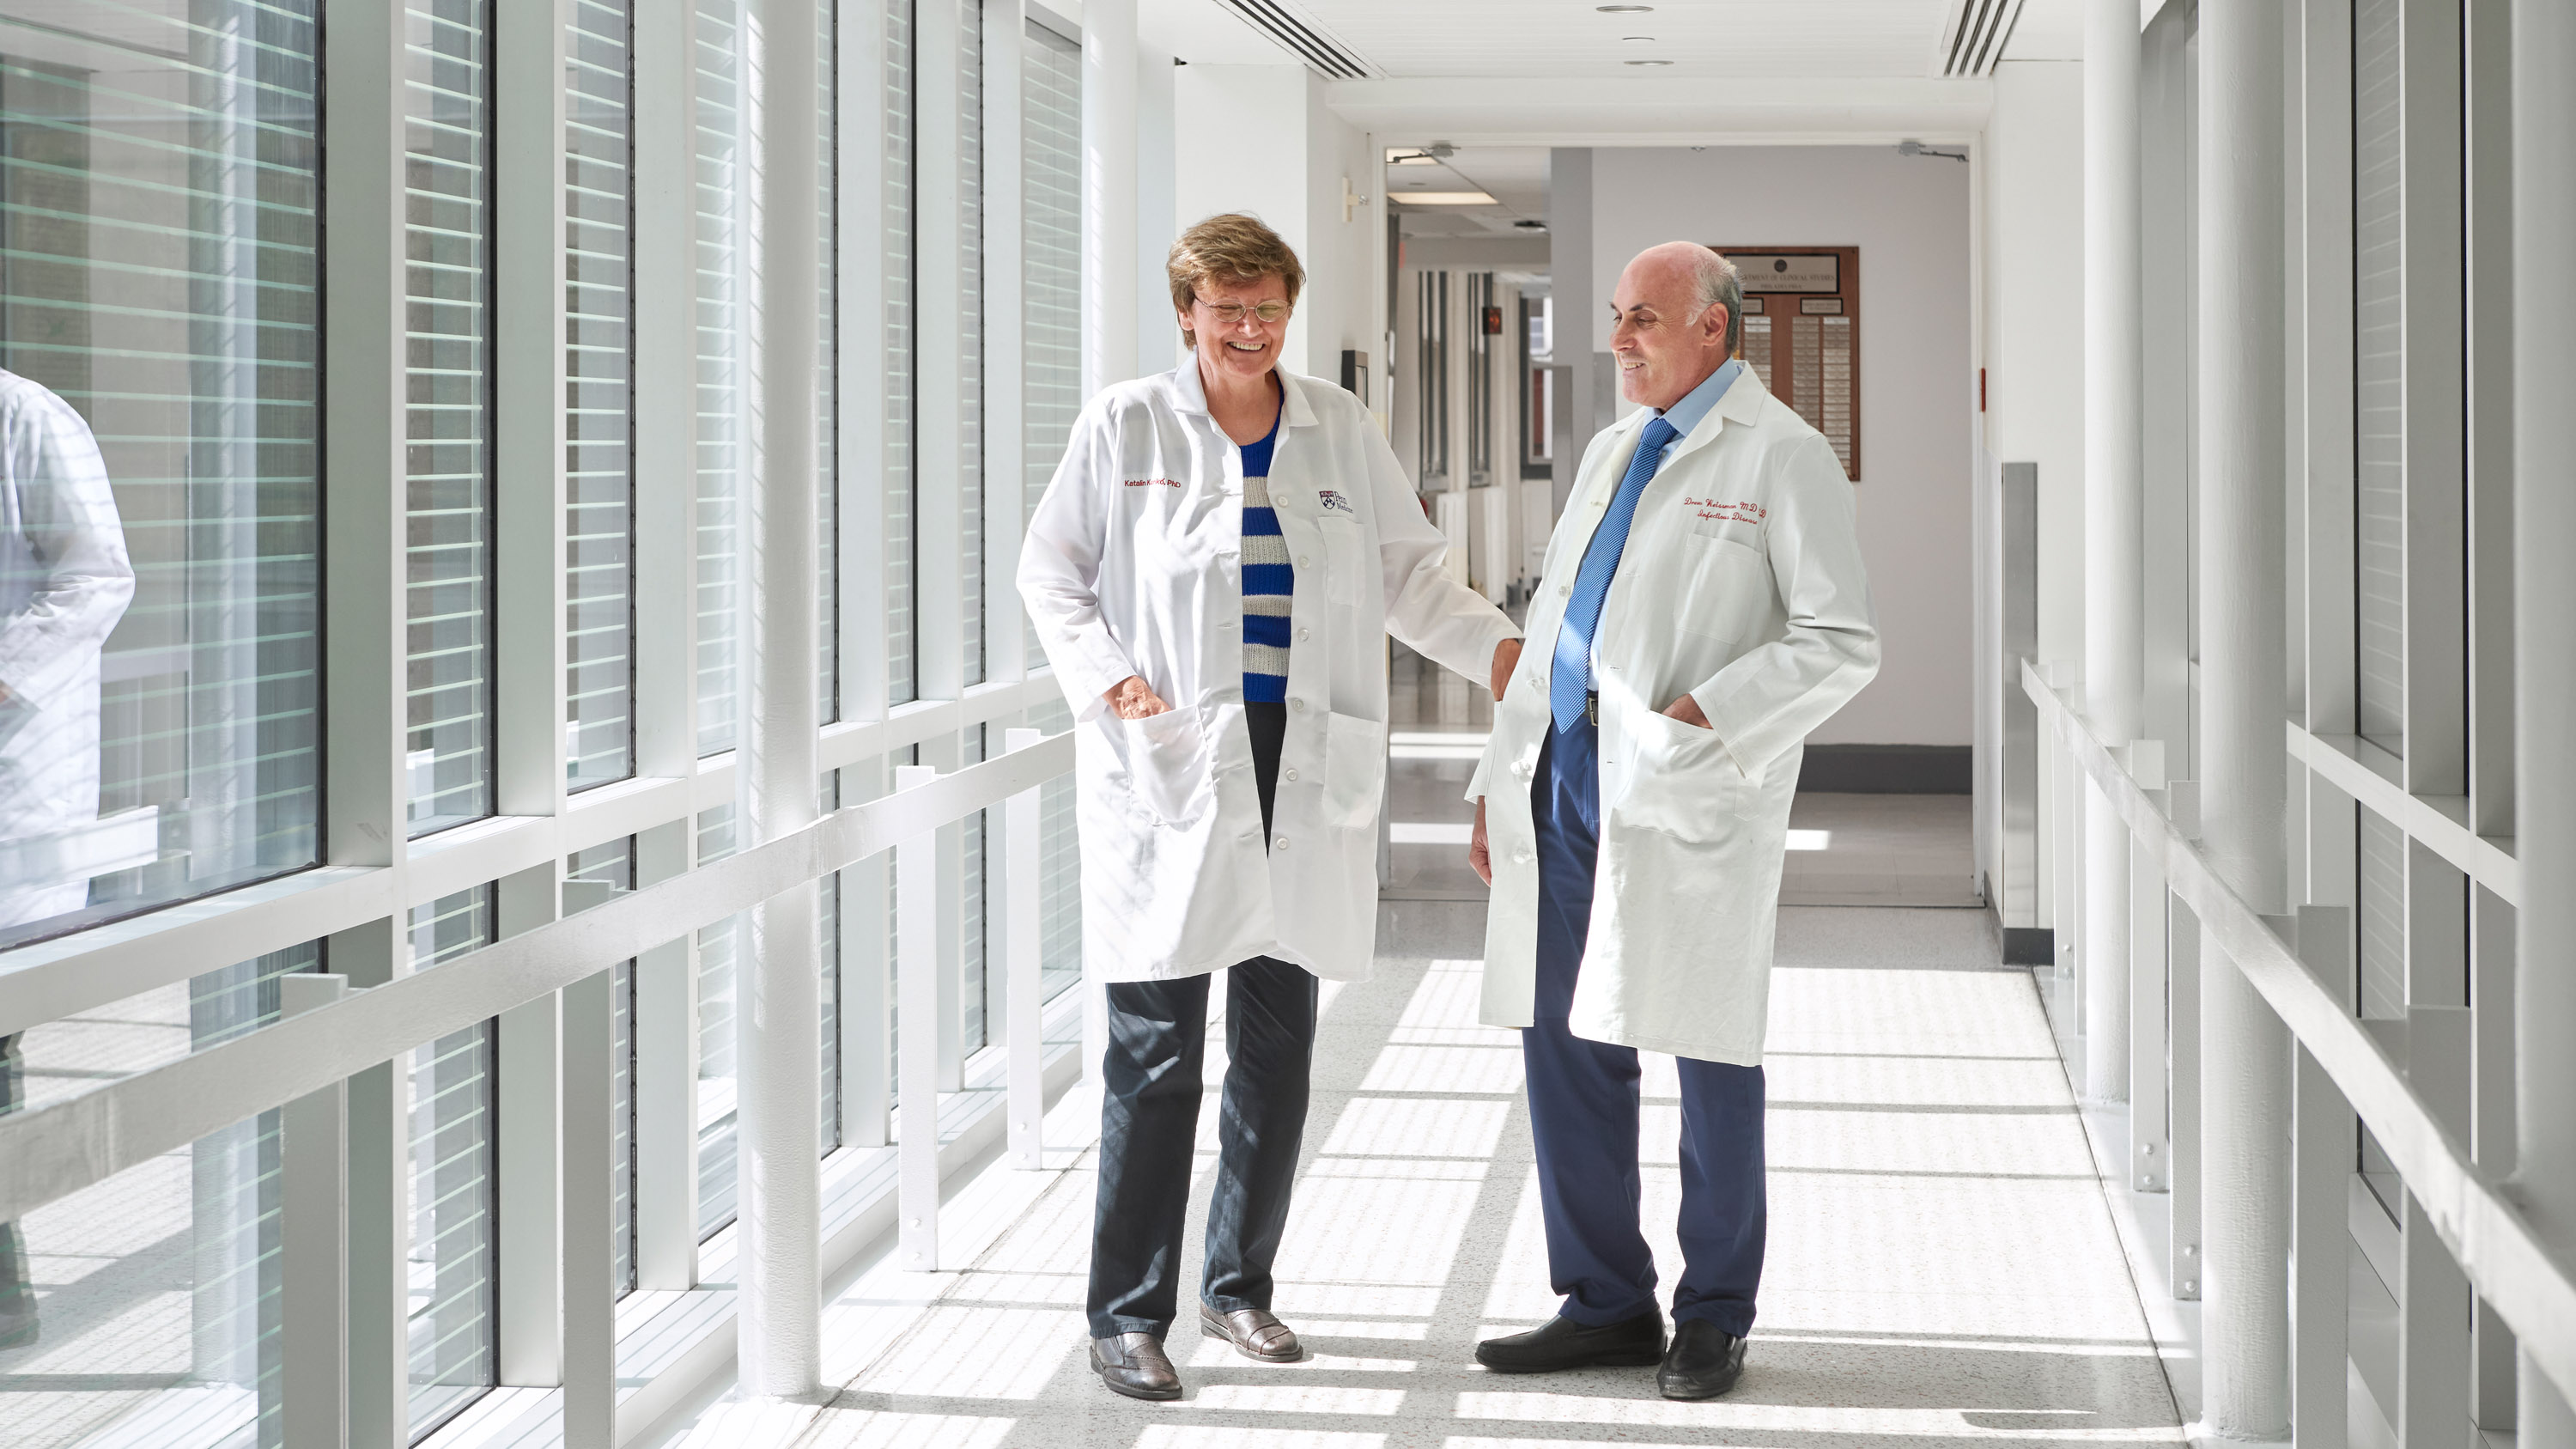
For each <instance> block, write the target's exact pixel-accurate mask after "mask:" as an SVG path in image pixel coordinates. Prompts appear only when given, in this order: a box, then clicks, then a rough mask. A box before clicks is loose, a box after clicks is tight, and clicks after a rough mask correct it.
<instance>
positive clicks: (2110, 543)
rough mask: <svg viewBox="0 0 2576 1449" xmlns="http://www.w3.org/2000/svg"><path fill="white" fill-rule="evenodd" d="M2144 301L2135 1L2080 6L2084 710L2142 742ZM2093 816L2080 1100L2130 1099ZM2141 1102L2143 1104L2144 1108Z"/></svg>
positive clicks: (2121, 735) (2118, 853)
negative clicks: (2140, 284) (2140, 283)
mask: <svg viewBox="0 0 2576 1449" xmlns="http://www.w3.org/2000/svg"><path fill="white" fill-rule="evenodd" d="M2139 337H2140V334H2139V304H2138V9H2137V6H2136V5H2135V4H2134V3H2132V0H2087V3H2086V6H2085V12H2084V712H2085V714H2086V716H2087V717H2089V718H2090V719H2091V720H2092V722H2093V732H2094V733H2095V734H2097V735H2099V736H2100V737H2101V739H2102V742H2103V743H2105V744H2108V745H2113V746H2118V745H2124V744H2127V743H2128V742H2129V741H2130V740H2132V739H2134V738H2136V737H2137V733H2138V703H2139V696H2140V695H2141V693H2142V692H2143V691H2144V681H2145V664H2144V660H2145V657H2146V656H2145V639H2146V612H2145V610H2146V585H2145V565H2144V557H2145V541H2146V522H2145V511H2144V503H2143V493H2142V487H2143V481H2142V480H2143V470H2144V463H2143V454H2142V452H2141V450H2140V443H2141V436H2142V435H2141V432H2140V407H2141V404H2140V398H2141V396H2142V395H2141V393H2140V390H2139V377H2140V351H2139ZM2083 810H2084V831H2085V839H2084V847H2085V848H2084V869H2085V872H2086V875H2085V882H2084V886H2085V889H2084V922H2083V931H2084V950H2083V953H2082V958H2081V959H2082V961H2083V965H2084V970H2085V973H2086V975H2087V978H2088V979H2087V980H2086V982H2085V991H2084V1094H2085V1095H2086V1096H2087V1097H2089V1098H2091V1099H2092V1100H2094V1101H2097V1102H2120V1101H2126V1100H2128V1098H2129V1095H2130V1093H2129V1065H2130V1057H2129V1008H2130V992H2129V886H2130V882H2129V832H2128V827H2126V826H2125V825H2122V824H2121V823H2120V820H2119V817H2118V816H2116V815H2114V814H2113V813H2112V811H2111V807H2110V801H2109V800H2108V799H2106V798H2105V797H2104V796H2103V794H2102V792H2101V791H2100V790H2098V789H2094V788H2091V787H2089V786H2088V787H2087V788H2086V789H2085V791H2084V794H2083ZM2141 1110H2144V1109H2143V1108H2141Z"/></svg>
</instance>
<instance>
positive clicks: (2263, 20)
mask: <svg viewBox="0 0 2576 1449" xmlns="http://www.w3.org/2000/svg"><path fill="white" fill-rule="evenodd" d="M2282 18H2283V17H2282V7H2281V5H2280V3H2279V0H2246V3H2242V4H2232V5H2215V6H2211V7H2209V8H2208V9H2206V10H2204V11H2202V12H2201V28H2200V64H2201V86H2200V98H2201V105H2202V107H2203V108H2204V109H2203V114H2202V118H2201V126H2200V135H2201V137H2202V145H2201V155H2200V178H2199V188H2200V236H2199V239H2198V242H2199V275H2200V366H2199V373H2200V376H2199V384H2200V417H2201V424H2200V496H2201V511H2200V528H2199V534H2200V536H2199V550H2200V617H2201V661H2202V666H2201V667H2202V677H2201V731H2200V733H2201V740H2202V752H2201V761H2200V765H2201V769H2200V776H2201V789H2200V808H2201V841H2202V848H2203V849H2205V850H2206V851H2208V853H2209V855H2210V858H2211V861H2212V863H2213V864H2214V865H2215V866H2216V867H2217V869H2218V871H2219V874H2220V875H2221V877H2222V878H2223V879H2225V880H2226V881H2227V882H2228V883H2229V884H2230V885H2231V886H2233V887H2234V888H2235V889H2236V890H2237V891H2238V893H2240V894H2241V895H2243V896H2244V897H2245V899H2246V900H2247V901H2249V902H2250V903H2252V905H2253V906H2254V908H2255V909H2256V910H2258V911H2263V912H2267V913H2278V912H2279V911H2281V910H2282V909H2283V901H2284V897H2285V895H2286V893H2287V892H2286V876H2287V871H2288V867H2287V863H2286V852H2285V850H2284V846H2283V834H2282V830H2283V822H2284V818H2285V816H2286V813H2287V812H2286V805H2285V792H2286V791H2287V789H2288V766H2287V758H2288V752H2287V750H2286V749H2285V748H2284V746H2283V743H2282V734H2281V722H2282V720H2283V719H2284V718H2285V712H2286V708H2287V701H2286V694H2287V691H2286V688H2285V685H2284V668H2285V665H2284V659H2285V655H2286V650H2287V648H2288V645H2287V641H2286V639H2285V637H2284V635H2285V628H2286V626H2285V623H2284V615H2283V609H2284V607H2285V605H2284V594H2283V590H2284V577H2283V576H2284V574H2285V573H2286V566H2285V561H2284V556H2283V551H2282V550H2283V547H2284V533H2285V530H2286V527H2287V525H2286V523H2285V520H2284V515H2283V510H2282V494H2281V488H2282V482H2281V473H2282V466H2283V464H2282V457H2283V454H2282V411H2281V410H2282V394H2283V389H2282V381H2281V366H2282V321H2281V318H2282V313H2281V282H2282V276H2281V274H2282V264H2281V235H2282V221H2281V216H2282V207H2283V197H2282V163H2281V148H2282V120H2281V104H2280V81H2281V55H2282V51H2281V46H2282ZM2200 1010H2201V1106H2200V1112H2201V1117H2200V1120H2201V1163H2202V1179H2201V1182H2202V1185H2201V1204H2202V1221H2201V1229H2202V1234H2203V1237H2202V1255H2203V1258H2204V1261H2205V1264H2206V1267H2205V1271H2204V1272H2203V1274H2202V1283H2201V1329H2202V1337H2203V1351H2204V1354H2205V1356H2206V1364H2205V1368H2204V1372H2203V1376H2202V1384H2201V1419H2202V1422H2203V1423H2204V1425H2205V1426H2206V1427H2207V1429H2208V1430H2209V1432H2211V1433H2212V1434H2214V1435H2217V1436H2219V1437H2223V1438H2229V1439H2256V1440H2276V1439H2282V1438H2286V1437H2288V1434H2289V1430H2290V1396H2289V1387H2290V1381H2289V1338H2290V1335H2289V1329H2290V1317H2289V1267H2288V1264H2289V1249H2290V1231H2289V1230H2290V1183H2289V1172H2288V1164H2289V1161H2290V1153H2289V1134H2288V1131H2287V1125H2288V1122H2289V1116H2290V1112H2289V1108H2290V1091H2289V1087H2290V1039H2289V1033H2288V1032H2287V1031H2286V1030H2284V1029H2283V1027H2282V1025H2281V1022H2280V1019H2279V1018H2277V1017H2275V1016H2274V1015H2273V1014H2272V1011H2271V1008H2270V1007H2269V1006H2267V1005H2265V1004H2264V1001H2263V999H2262V997H2261V996H2259V995H2258V994H2256V992H2255V990H2254V988H2253V986H2252V985H2251V984H2250V983H2248V982H2247V981H2246V979H2245V977H2244V974H2243V973H2242V972H2240V971H2238V970H2237V969H2236V966H2235V964H2234V963H2233V962H2231V961H2229V960H2228V959H2227V957H2226V955H2225V953H2224V952H2222V951H2220V950H2218V949H2216V948H2215V947H2214V946H2210V947H2206V948H2205V949H2204V950H2203V951H2202V953H2201V1003H2200Z"/></svg>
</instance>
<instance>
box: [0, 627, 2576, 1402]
mask: <svg viewBox="0 0 2576 1449" xmlns="http://www.w3.org/2000/svg"><path fill="white" fill-rule="evenodd" d="M2021 687H2022V692H2023V693H2024V694H2026V695H2028V696H2030V701H2031V703H2032V704H2033V705H2035V706H2037V707H2038V709H2039V711H2040V712H2041V713H2042V714H2043V715H2045V716H2047V717H2048V718H2049V719H2050V720H2051V721H2052V722H2053V723H2055V724H2056V725H2057V727H2058V734H2059V737H2060V738H2062V739H2064V740H2065V741H2066V742H2067V748H2068V750H2069V752H2070V753H2072V754H2073V755H2074V756H2075V760H2076V763H2078V764H2080V765H2082V766H2083V767H2084V773H2085V774H2087V775H2089V776H2091V777H2092V779H2093V783H2094V784H2095V785H2096V786H2098V787H2099V788H2100V789H2101V791H2102V793H2103V794H2104V795H2105V796H2107V797H2108V798H2109V800H2110V802H2111V808H2112V809H2113V810H2114V811H2116V812H2117V813H2118V814H2119V816H2120V818H2121V820H2122V821H2123V822H2124V823H2126V824H2127V825H2128V827H2129V832H2130V834H2131V836H2132V837H2134V839H2135V842H2136V848H2138V849H2140V850H2143V851H2145V852H2147V855H2148V857H2149V859H2151V860H2153V861H2154V862H2156V863H2157V864H2158V865H2159V866H2161V867H2162V869H2163V871H2164V873H2165V879H2166V880H2167V881H2168V882H2169V884H2170V886H2171V888H2172V890H2173V893H2174V894H2175V895H2176V896H2179V897H2181V898H2182V901H2183V903H2184V904H2186V905H2188V906H2190V907H2191V909H2192V912H2193V914H2195V915H2197V916H2198V917H2199V918H2200V925H2201V930H2202V931H2203V933H2204V935H2205V940H2206V942H2207V943H2208V944H2212V945H2215V946H2217V947H2218V948H2219V949H2220V950H2221V951H2223V952H2225V953H2226V956H2227V959H2228V960H2230V961H2232V962H2234V963H2235V964H2236V968H2237V969H2238V970H2239V971H2242V972H2244V973H2245V979H2246V980H2248V981H2250V982H2252V983H2253V985H2254V989H2255V990H2256V991H2258V992H2260V993H2262V996H2263V1000H2264V1001H2265V1002H2267V1003H2268V1004H2270V1006H2271V1008H2272V1010H2273V1012H2274V1013H2275V1014H2277V1015H2278V1016H2279V1017H2280V1018H2281V1022H2282V1024H2283V1025H2285V1026H2287V1027H2288V1028H2289V1029H2290V1034H2291V1035H2292V1036H2293V1037H2295V1038H2297V1040H2298V1043H2299V1045H2300V1046H2302V1047H2305V1048H2306V1049H2307V1051H2308V1054H2309V1055H2310V1056H2312V1057H2314V1058H2315V1059H2316V1062H2317V1065H2318V1066H2320V1067H2322V1068H2324V1069H2325V1073H2326V1075H2327V1076H2328V1077H2330V1078H2332V1079H2333V1080H2334V1084H2335V1086H2336V1087H2337V1088H2338V1089H2340V1090H2341V1091H2342V1093H2343V1095H2344V1098H2345V1100H2346V1101H2348V1102H2350V1103H2351V1104H2352V1108H2353V1110H2354V1111H2355V1112H2357V1113H2359V1114H2360V1116H2361V1120H2362V1121H2363V1122H2365V1123H2367V1124H2369V1127H2370V1131H2371V1135H2372V1136H2373V1137H2375V1138H2377V1139H2378V1141H2379V1145H2380V1147H2381V1148H2382V1149H2383V1150H2385V1151H2386V1152H2387V1154H2388V1157H2389V1160H2390V1161H2391V1162H2393V1163H2394V1164H2395V1165H2396V1167H2397V1171H2398V1174H2399V1176H2401V1177H2403V1178H2404V1179H2405V1182H2406V1190H2407V1192H2409V1193H2410V1194H2412V1195H2413V1196H2414V1198H2415V1200H2416V1201H2417V1202H2418V1203H2420V1204H2421V1205H2422V1206H2423V1208H2424V1215H2425V1218H2426V1219H2427V1220H2428V1221H2429V1222H2430V1223H2431V1224H2432V1226H2433V1231H2434V1233H2435V1234H2436V1235H2438V1236H2439V1237H2440V1238H2441V1240H2442V1243H2443V1246H2445V1247H2447V1248H2448V1249H2450V1251H2451V1254H2452V1256H2453V1257H2455V1258H2457V1259H2458V1260H2459V1264H2460V1269H2461V1271H2462V1272H2464V1273H2466V1274H2467V1275H2468V1277H2469V1281H2470V1282H2471V1283H2474V1284H2476V1285H2477V1290H2478V1294H2479V1296H2481V1297H2483V1298H2484V1299H2485V1300H2486V1301H2487V1302H2488V1303H2490V1304H2492V1305H2493V1306H2494V1308H2495V1310H2496V1312H2497V1314H2498V1315H2499V1316H2501V1317H2502V1318H2503V1319H2504V1321H2505V1323H2506V1324H2507V1325H2508V1326H2509V1327H2511V1328H2512V1329H2513V1331H2514V1335H2515V1338H2516V1340H2517V1341H2518V1342H2519V1343H2520V1344H2521V1346H2522V1348H2523V1351H2524V1352H2526V1353H2528V1354H2530V1355H2531V1358H2532V1361H2533V1362H2534V1363H2536V1364H2538V1365H2539V1366H2540V1368H2541V1370H2542V1371H2543V1372H2545V1373H2547V1374H2548V1375H2549V1377H2550V1378H2551V1379H2552V1380H2553V1381H2554V1382H2556V1384H2557V1385H2558V1388H2559V1391H2560V1392H2561V1393H2565V1394H2569V1395H2570V1396H2576V1271H2571V1269H2570V1265H2569V1263H2568V1262H2567V1260H2566V1259H2565V1258H2564V1257H2563V1256H2562V1255H2561V1254H2559V1253H2558V1252H2556V1251H2554V1250H2552V1249H2551V1248H2550V1246H2549V1245H2548V1244H2546V1243H2544V1242H2542V1241H2541V1240H2540V1237H2539V1234H2538V1233H2536V1232H2535V1231H2534V1230H2533V1228H2532V1225H2531V1223H2530V1221H2529V1220H2528V1219H2526V1218H2525V1217H2524V1216H2523V1215H2522V1213H2521V1212H2520V1211H2519V1210H2518V1209H2516V1208H2515V1206H2514V1205H2513V1203H2512V1202H2511V1201H2510V1200H2509V1199H2508V1198H2507V1196H2506V1193H2505V1189H2504V1188H2503V1187H2502V1186H2501V1185H2500V1184H2498V1183H2497V1182H2495V1181H2493V1180H2492V1179H2490V1178H2489V1177H2488V1176H2487V1175H2486V1174H2485V1173H2484V1172H2481V1171H2480V1170H2479V1169H2478V1168H2477V1166H2476V1165H2475V1164H2474V1163H2472V1162H2471V1161H2470V1159H2469V1154H2468V1152H2467V1151H2466V1149H2464V1148H2463V1147H2462V1146H2461V1145H2460V1143H2459V1141H2458V1139H2456V1138H2454V1137H2453V1136H2452V1135H2451V1134H2450V1133H2449V1132H2448V1131H2447V1130H2445V1129H2444V1128H2443V1126H2442V1125H2441V1123H2440V1121H2439V1120H2438V1119H2436V1118H2435V1117H2434V1115H2433V1113H2432V1111H2431V1110H2430V1109H2429V1108H2427V1107H2426V1106H2425V1104H2424V1101H2423V1099H2422V1098H2420V1097H2418V1096H2417V1095H2416V1094H2415V1090H2414V1088H2413V1087H2411V1086H2409V1085H2408V1084H2407V1081H2406V1077H2405V1074H2404V1073H2403V1072H2402V1071H2400V1070H2399V1069H2398V1067H2397V1064H2396V1063H2395V1062H2393V1061H2391V1060H2390V1059H2389V1056H2388V1053H2387V1051H2386V1050H2385V1049H2384V1048H2383V1047H2381V1046H2380V1044H2379V1041H2378V1039H2377V1038H2375V1037H2373V1036H2372V1035H2371V1034H2370V1033H2369V1032H2368V1031H2366V1030H2364V1029H2363V1027H2362V1024H2361V1022H2360V1021H2359V1020H2358V1019H2356V1018H2355V1017H2354V1016H2353V1015H2352V1014H2351V1013H2350V1012H2348V1011H2347V1010H2345V1008H2344V1006H2343V1003H2342V1001H2341V1000H2340V999H2339V998H2338V997H2337V996H2336V995H2335V993H2333V992H2330V991H2328V990H2327V989H2326V986H2325V984H2324V983H2323V982H2320V981H2319V980H2318V979H2317V977H2316V973H2315V972H2313V971H2310V970H2309V969H2308V967H2307V964H2306V963H2305V962H2303V961H2301V960H2300V959H2299V957H2298V955H2297V953H2296V952H2295V951H2293V950H2292V949H2291V948H2290V946H2289V944H2288V943H2287V942H2285V941H2283V940H2282V939H2281V937H2280V934H2279V933H2278V932H2277V931H2275V930H2274V929H2273V927H2272V926H2271V924H2270V923H2269V921H2267V920H2266V918H2265V917H2264V916H2263V915H2262V914H2261V913H2260V912H2257V911H2256V910H2255V909H2254V908H2253V907H2252V906H2251V905H2248V904H2247V903H2246V901H2245V898H2244V897H2243V896H2240V895H2238V894H2237V893H2236V891H2235V890H2234V888H2232V887H2230V886H2229V885H2228V884H2227V883H2226V882H2225V881H2223V880H2221V879H2220V878H2219V875H2218V872H2217V870H2216V868H2215V867H2213V866H2212V865H2211V864H2210V862H2209V857H2208V856H2207V855H2205V854H2204V853H2203V852H2202V851H2201V849H2200V848H2199V847H2198V846H2197V845H2194V844H2193V843H2191V842H2190V841H2187V840H2185V839H2183V838H2182V836H2180V835H2179V834H2177V833H2176V832H2175V830H2174V828H2173V824H2172V822H2171V821H2169V820H2167V819H2166V818H2165V815H2164V812H2163V810H2162V809H2160V808H2159V807H2158V806H2157V805H2156V803H2155V802H2154V801H2152V800H2150V799H2148V798H2147V793H2146V791H2145V790H2143V789H2141V788H2140V787H2139V785H2138V782H2137V781H2135V780H2133V779H2131V778H2130V777H2129V772H2128V771H2127V770H2125V769H2123V768H2122V767H2121V766H2120V764H2119V762H2118V761H2117V760H2115V759H2113V758H2112V756H2111V752H2110V750H2109V749H2108V748H2106V747H2105V746H2104V745H2103V744H2102V742H2101V741H2100V740H2099V739H2096V738H2095V737H2094V735H2093V730H2092V726H2091V725H2090V724H2089V723H2088V722H2087V721H2086V720H2085V718H2084V716H2083V714H2082V713H2081V712H2080V711H2078V710H2077V709H2076V708H2075V707H2074V706H2073V705H2071V704H2069V703H2068V702H2067V701H2066V700H2064V699H2062V698H2060V697H2059V696H2058V694H2057V692H2056V691H2054V690H2052V689H2050V688H2049V687H2048V684H2047V682H2046V681H2044V680H2042V679H2041V678H2040V677H2039V671H2038V670H2037V669H2035V668H2033V667H2032V666H2031V663H2030V661H2029V660H2027V659H2025V660H2023V661H2022V664H2021ZM0 1150H5V1148H0Z"/></svg>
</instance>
